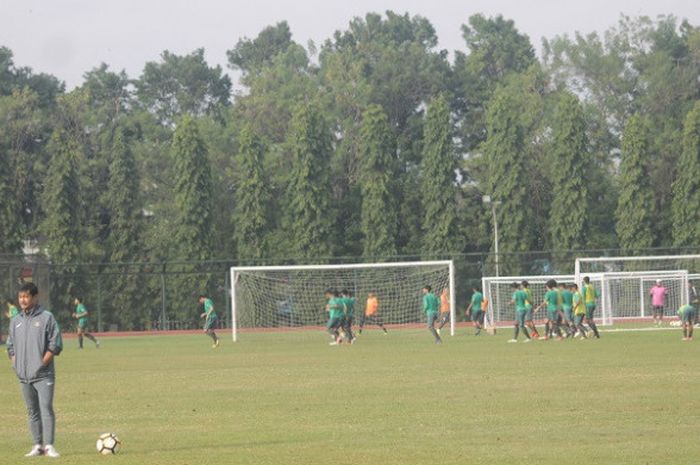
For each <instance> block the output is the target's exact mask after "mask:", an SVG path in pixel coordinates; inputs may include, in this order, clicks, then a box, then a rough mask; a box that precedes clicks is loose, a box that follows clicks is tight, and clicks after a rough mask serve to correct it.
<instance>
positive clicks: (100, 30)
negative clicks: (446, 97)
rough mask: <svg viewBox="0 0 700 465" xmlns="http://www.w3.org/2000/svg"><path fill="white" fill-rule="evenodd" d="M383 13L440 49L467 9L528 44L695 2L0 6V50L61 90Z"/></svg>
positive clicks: (200, 1) (385, 0) (159, 0)
mask: <svg viewBox="0 0 700 465" xmlns="http://www.w3.org/2000/svg"><path fill="white" fill-rule="evenodd" d="M385 10H392V11H394V12H396V13H400V14H403V13H405V12H408V13H410V14H411V15H415V14H418V15H421V16H424V17H426V18H428V19H429V20H430V22H431V23H432V24H433V26H434V27H435V29H436V31H437V35H438V37H439V39H440V48H444V49H447V50H449V51H454V50H464V48H465V47H464V42H463V40H462V37H461V31H460V26H461V25H462V24H464V23H466V22H467V19H468V18H469V16H471V15H472V14H475V13H483V14H485V15H487V16H493V15H496V14H499V13H500V14H502V15H503V16H504V17H505V18H507V19H512V20H513V21H514V22H515V25H516V27H517V28H518V30H519V31H520V32H523V33H525V34H527V35H528V36H529V37H530V40H531V41H532V43H533V45H534V46H535V48H539V47H540V44H541V39H542V38H543V37H546V38H551V37H553V36H555V35H559V34H564V33H568V34H573V33H574V32H575V31H580V32H584V33H588V32H592V31H598V32H602V31H605V30H606V29H608V28H610V27H611V26H614V25H615V24H616V23H617V21H618V19H619V17H620V14H621V13H624V14H626V15H631V16H638V15H646V16H651V17H656V16H657V15H660V14H673V15H675V16H677V17H678V18H681V19H682V18H687V19H688V20H689V21H690V22H691V23H692V24H693V25H700V2H699V1H698V0H663V1H662V0H577V1H572V0H541V1H527V0H461V1H456V0H444V1H441V0H432V1H428V0H423V1H417V0H343V1H337V0H290V1H282V0H246V1H240V0H0V46H6V47H9V48H10V49H11V50H12V51H13V52H14V60H15V64H16V65H17V66H30V67H31V68H33V69H34V71H36V72H46V73H50V74H53V75H55V76H56V77H58V78H59V79H61V80H63V81H65V82H66V84H67V86H68V89H71V88H73V87H75V86H76V85H79V84H80V83H81V82H82V76H83V73H85V72H86V71H89V70H90V69H92V68H94V67H96V66H98V65H99V64H100V63H101V62H105V63H107V64H108V65H109V66H110V68H111V69H112V70H121V69H125V70H126V72H127V73H128V74H129V76H130V77H132V78H136V77H138V76H139V75H140V74H141V71H142V69H143V66H144V64H145V63H146V62H147V61H158V60H159V55H160V53H161V52H162V51H163V50H166V49H167V50H170V51H171V52H173V53H177V54H186V53H189V52H191V51H192V50H194V49H196V48H199V47H204V49H205V50H206V58H207V60H208V62H209V63H210V64H211V65H216V64H219V65H221V66H222V68H224V70H225V71H227V72H228V68H227V67H226V64H227V60H226V50H229V49H231V48H233V46H234V45H235V44H236V42H237V41H238V39H240V38H242V37H249V38H253V37H255V36H256V35H257V34H258V32H260V30H262V29H263V28H264V27H265V26H268V25H271V24H275V23H277V22H279V21H283V20H286V21H287V22H288V23H289V26H290V28H291V31H292V34H293V39H294V40H296V41H297V42H299V43H301V44H302V45H306V43H307V41H308V40H310V39H311V40H313V41H314V42H315V43H316V44H317V45H320V44H321V43H322V42H323V41H324V40H325V39H327V38H329V37H331V35H332V34H333V32H334V31H335V30H337V29H346V28H347V24H348V22H349V21H350V20H351V19H352V18H353V17H355V16H364V14H365V13H367V12H370V11H373V12H380V13H383V12H384V11H385Z"/></svg>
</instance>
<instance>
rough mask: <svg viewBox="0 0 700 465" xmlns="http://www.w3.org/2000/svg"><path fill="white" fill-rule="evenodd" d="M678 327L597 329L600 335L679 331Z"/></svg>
mask: <svg viewBox="0 0 700 465" xmlns="http://www.w3.org/2000/svg"><path fill="white" fill-rule="evenodd" d="M680 329H681V328H680V326H679V327H677V328H671V327H668V328H613V329H599V330H598V331H599V332H601V333H628V332H635V331H679V330H680Z"/></svg>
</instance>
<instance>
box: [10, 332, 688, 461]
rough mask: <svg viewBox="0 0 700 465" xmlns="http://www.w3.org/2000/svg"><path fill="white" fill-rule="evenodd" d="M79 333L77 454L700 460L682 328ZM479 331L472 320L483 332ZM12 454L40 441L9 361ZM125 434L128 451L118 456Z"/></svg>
mask: <svg viewBox="0 0 700 465" xmlns="http://www.w3.org/2000/svg"><path fill="white" fill-rule="evenodd" d="M466 331H467V330H465V329H460V330H459V333H458V335H456V336H454V337H449V336H445V343H444V344H443V345H435V344H433V343H432V338H431V336H430V334H429V333H428V331H427V330H401V331H390V333H389V335H387V336H383V335H382V334H381V332H380V331H373V330H370V331H365V332H364V334H362V335H361V336H360V337H359V340H358V343H357V344H355V345H353V346H340V347H330V346H328V339H327V336H325V335H324V334H323V333H321V332H319V333H318V334H315V333H314V334H311V333H277V334H275V333H266V334H248V333H244V334H242V335H241V339H240V342H238V343H233V342H231V341H230V339H229V340H227V339H225V338H224V340H222V345H221V347H220V348H219V349H217V350H212V349H211V346H210V339H209V338H207V337H205V336H204V335H189V336H153V337H143V336H142V337H125V338H105V339H103V341H102V342H103V344H102V348H100V349H99V350H97V349H95V348H94V346H93V345H92V344H91V343H89V342H87V341H86V348H85V349H84V350H82V351H80V350H78V348H77V341H76V340H75V339H69V340H67V341H66V344H65V345H66V347H65V350H64V352H63V354H62V355H61V356H60V357H59V358H58V359H57V372H58V378H57V392H56V400H55V408H56V414H57V422H58V423H57V441H56V446H57V449H58V450H59V452H61V454H62V457H61V458H60V459H59V461H60V462H62V463H70V464H91V465H92V464H95V463H98V462H100V463H101V462H103V461H109V462H110V463H115V464H117V463H120V464H188V465H196V464H217V465H218V464H220V465H223V464H274V465H279V464H329V463H332V464H348V465H363V464H423V465H424V464H465V463H468V464H499V465H503V464H538V465H543V464H557V465H559V464H562V463H565V464H586V465H590V464H616V465H619V464H693V465H696V464H697V463H698V457H699V455H698V449H697V434H698V431H700V415H699V413H698V400H697V399H698V392H700V373H699V372H698V366H699V365H698V359H699V356H700V342H698V341H695V342H691V343H687V342H682V341H681V340H680V339H681V332H680V330H676V331H650V332H620V333H605V334H603V337H602V339H600V340H588V341H579V340H569V341H562V342H558V341H547V342H545V341H533V342H531V343H530V344H524V343H522V342H521V343H518V344H507V343H506V340H507V339H508V338H510V336H511V334H510V333H511V331H509V330H505V331H501V332H499V334H498V335H497V336H488V335H482V336H479V337H474V336H471V335H467V334H466ZM468 331H469V332H470V334H471V332H472V329H471V328H470V329H469V330H468ZM3 371H4V375H3V376H2V377H0V403H1V405H2V410H0V433H1V434H0V451H2V453H1V454H0V463H7V464H16V463H19V462H22V461H27V462H29V461H37V460H38V461H42V462H44V461H46V460H49V459H46V458H39V459H33V460H31V459H24V458H23V457H22V455H23V454H24V453H25V452H27V451H28V450H29V448H30V446H31V440H30V437H29V433H28V431H27V425H26V412H25V408H24V404H23V401H22V398H21V395H20V390H19V387H18V383H17V381H16V378H15V376H14V373H13V372H12V369H11V366H10V363H9V361H7V362H6V364H5V367H4V368H3ZM103 432H115V433H117V434H118V435H119V437H120V439H121V440H122V443H123V444H122V451H121V452H120V454H118V455H117V456H114V457H101V456H99V455H98V454H97V452H96V450H95V445H94V444H95V440H96V439H97V437H98V435H99V434H100V433H103Z"/></svg>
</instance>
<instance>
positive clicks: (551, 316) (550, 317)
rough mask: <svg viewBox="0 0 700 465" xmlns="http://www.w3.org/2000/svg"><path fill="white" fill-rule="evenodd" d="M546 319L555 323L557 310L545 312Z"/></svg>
mask: <svg viewBox="0 0 700 465" xmlns="http://www.w3.org/2000/svg"><path fill="white" fill-rule="evenodd" d="M547 319H548V320H549V321H557V320H558V319H559V311H558V310H547Z"/></svg>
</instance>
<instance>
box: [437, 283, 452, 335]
mask: <svg viewBox="0 0 700 465" xmlns="http://www.w3.org/2000/svg"><path fill="white" fill-rule="evenodd" d="M449 321H450V295H449V292H448V290H447V288H444V289H443V290H442V292H440V324H439V325H438V328H437V332H438V334H440V330H441V329H442V327H443V326H445V325H446V324H447V323H448V322H449Z"/></svg>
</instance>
